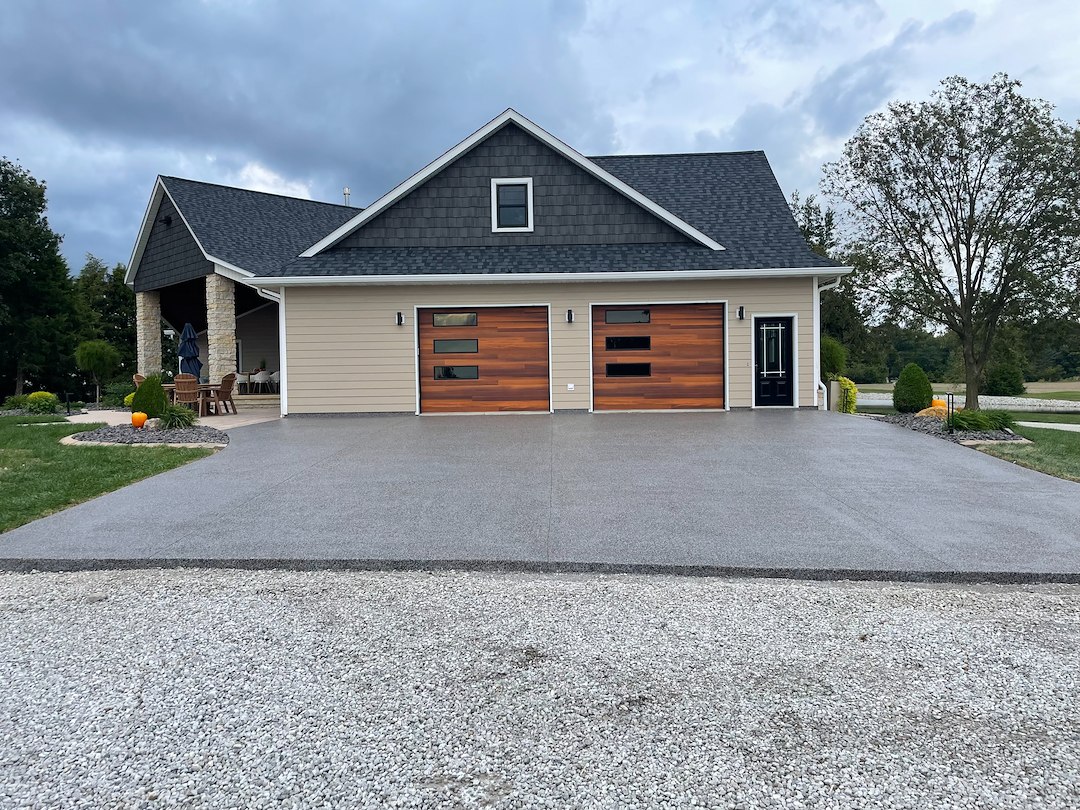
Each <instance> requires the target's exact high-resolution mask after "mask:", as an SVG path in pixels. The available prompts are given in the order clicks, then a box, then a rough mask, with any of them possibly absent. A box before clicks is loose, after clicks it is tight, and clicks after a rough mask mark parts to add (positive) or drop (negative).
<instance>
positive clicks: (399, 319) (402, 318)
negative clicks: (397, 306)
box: [397, 312, 405, 326]
mask: <svg viewBox="0 0 1080 810" xmlns="http://www.w3.org/2000/svg"><path fill="white" fill-rule="evenodd" d="M397 325H398V326H404V325H405V316H404V315H403V314H401V313H400V312H399V313H398V314H397Z"/></svg>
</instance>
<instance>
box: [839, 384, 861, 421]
mask: <svg viewBox="0 0 1080 810" xmlns="http://www.w3.org/2000/svg"><path fill="white" fill-rule="evenodd" d="M836 381H837V382H838V383H840V405H839V411H840V413H855V400H856V398H857V397H858V396H859V389H858V388H856V387H855V383H853V382H852V381H851V380H849V379H848V378H847V377H837V378H836Z"/></svg>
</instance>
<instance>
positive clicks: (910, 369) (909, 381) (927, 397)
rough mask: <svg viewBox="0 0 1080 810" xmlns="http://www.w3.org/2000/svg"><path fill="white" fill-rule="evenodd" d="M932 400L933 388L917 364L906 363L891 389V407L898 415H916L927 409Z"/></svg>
mask: <svg viewBox="0 0 1080 810" xmlns="http://www.w3.org/2000/svg"><path fill="white" fill-rule="evenodd" d="M933 399H934V388H933V386H931V385H930V378H929V377H927V376H926V372H925V371H923V370H922V369H921V368H920V367H919V366H918V364H916V363H908V364H907V365H906V366H904V370H903V371H901V372H900V377H899V379H897V381H896V385H895V386H894V387H893V394H892V401H893V407H894V408H896V410H898V411H899V412H900V413H918V412H919V411H921V410H922V409H923V408H929V407H930V403H931V401H933Z"/></svg>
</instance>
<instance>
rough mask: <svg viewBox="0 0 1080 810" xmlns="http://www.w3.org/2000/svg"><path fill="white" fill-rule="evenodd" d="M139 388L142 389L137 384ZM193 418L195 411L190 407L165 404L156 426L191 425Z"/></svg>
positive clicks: (179, 426)
mask: <svg viewBox="0 0 1080 810" xmlns="http://www.w3.org/2000/svg"><path fill="white" fill-rule="evenodd" d="M143 385H146V383H143ZM139 390H140V391H141V390H142V386H139ZM195 418H196V417H195V411H193V410H191V408H186V407H184V406H183V405H166V406H165V410H164V411H162V413H161V417H160V419H159V421H158V427H160V428H162V429H164V430H171V429H173V428H186V427H191V426H192V425H194V424H195Z"/></svg>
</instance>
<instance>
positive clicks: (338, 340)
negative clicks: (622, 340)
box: [285, 278, 815, 414]
mask: <svg viewBox="0 0 1080 810" xmlns="http://www.w3.org/2000/svg"><path fill="white" fill-rule="evenodd" d="M813 286H814V280H813V279H812V278H788V279H766V280H761V279H747V280H732V281H672V282H610V283H602V282H598V283H592V282H587V283H573V282H570V283H555V284H475V285H469V286H465V285H454V286H450V285H447V286H442V285H410V286H401V287H394V286H381V285H380V286H377V285H341V286H324V287H290V288H289V289H288V292H287V297H288V305H287V306H286V308H285V311H286V323H285V329H286V343H287V346H288V363H289V367H288V396H289V412H290V413H297V414H300V413H365V412H367V413H378V412H388V411H394V412H402V411H405V412H414V411H415V410H416V343H415V340H416V323H415V307H446V306H461V307H463V308H466V307H468V306H470V305H472V306H479V305H481V304H489V305H500V306H514V305H522V306H524V305H540V304H550V306H551V383H552V394H551V402H552V407H553V408H554V409H555V410H568V409H581V410H584V409H588V407H589V402H590V388H591V379H590V371H589V352H590V343H589V323H590V313H589V305H590V304H618V303H627V304H662V303H665V302H694V301H702V302H704V301H726V302H727V305H728V306H727V309H728V324H727V336H728V357H727V367H726V372H727V375H728V405H729V407H732V408H748V407H750V405H751V404H752V403H751V395H752V383H753V368H752V363H753V361H752V355H751V349H752V344H753V333H752V330H753V320H752V316H753V315H754V314H755V313H768V314H778V313H794V314H797V315H798V334H797V339H798V350H797V351H798V358H799V381H798V385H799V404H800V405H801V406H810V405H813V403H814V385H815V380H814V376H815V375H814V329H815V324H814V312H813V307H814V298H813ZM740 306H741V307H743V308H744V320H741V321H740V320H738V318H737V317H736V313H737V312H738V309H739V307H740ZM568 309H572V310H574V323H572V324H570V323H567V322H566V310H568ZM398 312H401V313H403V314H404V315H405V325H404V326H398V325H397V324H396V322H395V319H396V316H397V313H398ZM568 383H573V384H574V390H573V391H568V390H567V388H566V386H567V384H568Z"/></svg>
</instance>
